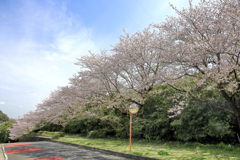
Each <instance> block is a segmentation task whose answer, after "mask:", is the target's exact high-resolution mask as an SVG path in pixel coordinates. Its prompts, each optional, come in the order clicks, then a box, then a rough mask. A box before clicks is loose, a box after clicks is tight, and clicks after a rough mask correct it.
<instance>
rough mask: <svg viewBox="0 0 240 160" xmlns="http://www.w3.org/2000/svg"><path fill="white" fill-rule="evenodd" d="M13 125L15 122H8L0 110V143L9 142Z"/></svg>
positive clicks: (7, 118)
mask: <svg viewBox="0 0 240 160" xmlns="http://www.w3.org/2000/svg"><path fill="white" fill-rule="evenodd" d="M13 123H15V121H14V120H9V117H8V116H7V115H6V114H4V113H3V112H2V111H1V110H0V143H5V142H8V141H11V140H10V139H9V138H8V137H9V129H10V128H11V127H12V124H13Z"/></svg>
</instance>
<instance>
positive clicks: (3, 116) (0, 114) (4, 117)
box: [0, 110, 9, 122]
mask: <svg viewBox="0 0 240 160" xmlns="http://www.w3.org/2000/svg"><path fill="white" fill-rule="evenodd" d="M5 121H9V118H8V116H7V115H6V114H4V113H3V112H2V111H1V110H0V122H5Z"/></svg>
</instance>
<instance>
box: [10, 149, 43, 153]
mask: <svg viewBox="0 0 240 160" xmlns="http://www.w3.org/2000/svg"><path fill="white" fill-rule="evenodd" d="M41 151H44V150H43V149H41V148H23V149H12V150H6V153H7V154H18V153H29V152H41Z"/></svg>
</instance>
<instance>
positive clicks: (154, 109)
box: [10, 0, 240, 142]
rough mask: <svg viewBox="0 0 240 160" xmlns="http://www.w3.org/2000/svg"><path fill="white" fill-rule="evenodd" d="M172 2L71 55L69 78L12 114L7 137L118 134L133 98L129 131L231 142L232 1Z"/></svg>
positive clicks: (235, 35) (239, 85)
mask: <svg viewBox="0 0 240 160" xmlns="http://www.w3.org/2000/svg"><path fill="white" fill-rule="evenodd" d="M172 8H173V9H174V10H175V11H176V12H177V14H178V17H168V18H167V19H166V20H165V21H164V22H162V23H160V24H151V25H149V27H147V28H145V29H143V30H142V31H138V32H136V33H135V34H133V35H129V34H128V33H126V32H125V35H122V36H120V37H119V42H118V43H117V44H116V45H113V46H112V49H111V50H110V51H106V50H102V51H101V53H99V54H94V53H92V52H90V53H89V55H87V56H83V57H80V58H78V59H77V62H76V65H78V66H79V67H80V69H79V71H78V72H77V73H75V74H74V75H73V76H72V77H71V78H70V79H69V85H68V86H62V87H58V89H57V90H55V91H53V92H52V93H51V94H50V95H49V97H47V98H46V99H44V100H43V101H42V102H41V103H39V104H37V105H36V108H37V109H36V110H35V111H33V112H29V113H27V114H25V115H24V117H23V118H20V119H18V120H17V121H16V124H14V125H13V128H11V129H10V138H11V139H19V138H21V137H22V136H23V135H26V134H28V133H29V132H30V131H32V130H36V129H42V130H48V128H49V129H51V130H53V129H54V128H56V130H63V131H65V132H67V133H80V134H84V135H88V136H89V137H98V136H102V137H104V136H107V135H109V136H111V135H112V136H116V137H120V138H126V137H128V132H129V131H128V128H129V127H128V125H129V113H128V107H129V106H130V105H131V104H132V103H135V104H137V105H139V107H140V111H139V112H138V114H137V115H134V117H133V119H134V123H133V130H134V133H133V136H134V137H135V138H145V139H149V140H183V141H219V140H223V141H229V140H230V139H231V140H233V142H234V141H235V142H236V141H237V132H239V129H240V52H239V51H240V2H239V1H238V0H224V1H221V0H216V1H215V0H214V1H212V0H208V1H201V2H200V3H199V4H198V5H196V6H193V5H192V3H191V1H189V7H188V8H187V9H183V10H178V9H177V8H176V7H174V6H172ZM109 52H110V53H109ZM49 125H50V127H48V126H49ZM57 128H59V129H57Z"/></svg>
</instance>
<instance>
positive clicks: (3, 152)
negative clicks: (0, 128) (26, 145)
mask: <svg viewBox="0 0 240 160" xmlns="http://www.w3.org/2000/svg"><path fill="white" fill-rule="evenodd" d="M2 154H3V156H4V160H8V156H7V154H6V152H5V149H4V145H3V144H2Z"/></svg>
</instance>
